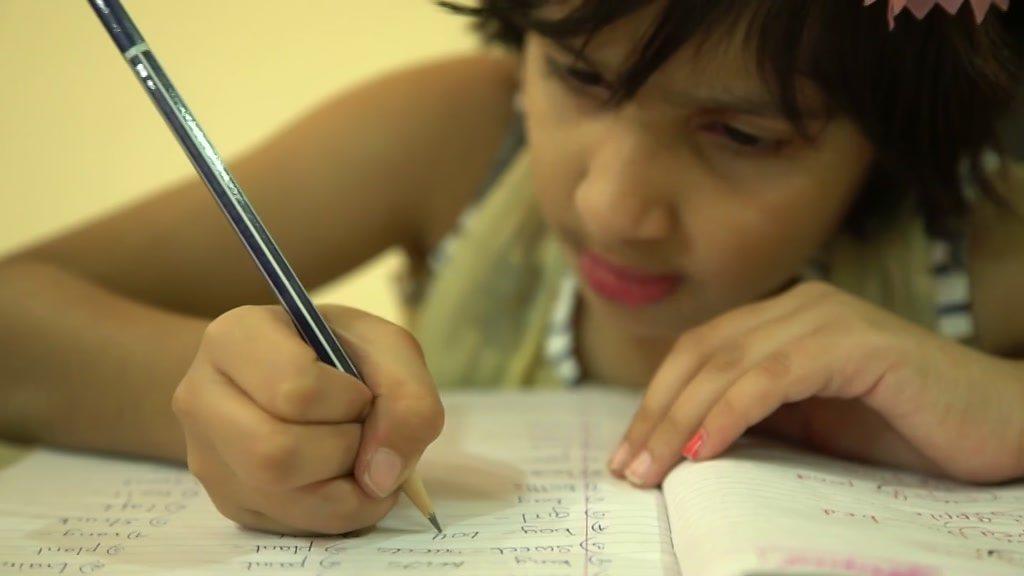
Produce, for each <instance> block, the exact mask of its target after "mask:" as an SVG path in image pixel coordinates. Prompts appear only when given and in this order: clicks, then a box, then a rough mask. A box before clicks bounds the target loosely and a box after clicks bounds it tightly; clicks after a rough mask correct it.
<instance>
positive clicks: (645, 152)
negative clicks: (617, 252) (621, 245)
mask: <svg viewBox="0 0 1024 576" xmlns="http://www.w3.org/2000/svg"><path fill="white" fill-rule="evenodd" d="M595 136H596V135H595ZM656 154H657V152H656V151H655V150H653V149H651V147H650V146H648V145H645V144H644V142H643V141H642V140H641V138H640V137H639V136H637V135H633V134H630V131H629V130H628V129H623V130H616V129H615V128H608V129H606V130H604V131H603V133H602V134H601V135H600V139H599V140H596V141H595V143H594V146H593V147H592V148H591V150H590V159H589V161H588V163H587V165H586V166H587V167H586V174H585V175H584V176H583V179H582V180H581V181H580V184H579V186H578V187H577V189H576V195H575V199H574V200H575V203H576V209H577V210H578V211H579V214H580V219H581V221H582V225H583V227H584V229H585V230H586V231H587V233H588V234H589V235H590V236H591V237H592V238H599V239H604V240H608V241H614V242H621V241H630V240H634V241H636V240H646V241H651V240H663V239H665V238H667V237H669V236H671V235H672V233H673V229H674V228H675V220H676V216H675V206H674V202H673V199H672V196H671V194H669V193H668V192H667V191H666V190H664V189H659V187H661V186H664V183H663V182H662V183H659V180H663V179H662V178H657V177H655V176H656V175H655V174H654V172H653V170H654V169H655V164H656V156H655V155H656Z"/></svg>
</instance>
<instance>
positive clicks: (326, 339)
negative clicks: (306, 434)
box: [88, 0, 362, 380]
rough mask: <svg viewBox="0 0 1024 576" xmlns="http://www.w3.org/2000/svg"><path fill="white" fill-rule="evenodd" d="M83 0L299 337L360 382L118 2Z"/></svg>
mask: <svg viewBox="0 0 1024 576" xmlns="http://www.w3.org/2000/svg"><path fill="white" fill-rule="evenodd" d="M88 1H89V5H90V6H92V8H93V11H95V12H96V15H97V16H98V17H99V19H100V22H102V23H103V26H104V27H105V28H106V29H107V32H108V33H109V34H110V37H111V39H113V41H114V44H116V45H117V49H118V50H119V51H120V52H121V54H122V55H123V56H124V58H125V60H127V61H128V65H129V66H130V67H131V68H132V71H133V72H134V73H135V75H136V77H137V78H138V79H139V82H140V83H141V84H142V86H143V87H144V88H145V89H146V93H147V94H149V97H150V99H151V100H152V101H153V103H154V104H155V105H156V107H157V109H158V110H159V111H160V114H161V115H162V116H163V117H164V120H165V121H166V122H167V125H168V126H169V127H170V128H171V131H173V132H174V135H175V137H177V139H178V143H180V144H181V147H182V148H183V149H184V150H185V153H186V154H187V155H188V157H189V160H191V161H192V165H193V166H195V169H196V171H198V172H199V175H200V176H201V177H202V179H203V181H204V182H206V186H207V187H208V188H209V189H210V192H211V193H213V197H214V199H215V200H216V201H217V204H218V205H220V208H221V210H222V211H223V212H224V215H225V216H227V217H228V220H229V221H230V222H231V225H232V226H233V227H234V228H235V231H236V232H237V233H238V236H239V238H241V240H242V242H243V243H244V244H245V247H246V248H247V249H248V250H249V253H250V254H251V255H252V257H253V259H254V260H255V261H256V264H257V266H259V268H260V271H261V272H262V273H263V276H264V277H265V278H266V279H267V282H269V283H270V285H271V287H272V288H273V290H274V293H275V294H276V295H277V298H278V300H279V301H280V302H281V305H282V306H284V308H285V310H287V311H288V315H289V316H291V318H292V322H294V323H295V327H296V328H297V329H298V331H299V333H300V334H301V335H302V337H303V339H305V340H306V342H307V343H309V345H310V347H312V348H313V350H315V351H316V354H317V356H318V357H319V358H320V360H321V361H323V362H324V363H326V364H329V365H331V366H334V367H335V368H337V369H339V370H342V371H344V372H346V373H348V374H350V375H352V376H355V377H356V378H359V379H360V380H362V377H361V376H360V374H359V371H358V370H357V369H356V366H355V364H353V363H352V361H351V360H350V359H349V357H348V354H346V353H345V350H344V349H343V348H342V347H341V344H340V343H339V342H338V339H337V337H336V336H335V335H334V332H332V331H331V329H330V328H329V327H328V325H327V322H326V321H324V318H323V316H321V315H320V312H319V311H317V309H316V307H315V306H313V302H312V301H311V300H310V298H309V294H308V293H307V292H306V290H305V289H304V288H303V287H302V284H301V283H300V282H299V279H298V278H297V277H296V275H295V272H294V271H293V270H292V268H291V266H289V265H288V262H287V261H286V260H285V258H284V255H283V254H281V251H280V250H278V248H277V245H276V244H275V243H274V240H273V238H271V237H270V233H269V232H267V229H266V228H265V227H264V226H263V224H262V222H260V219H259V217H258V216H257V215H256V212H255V210H253V208H252V206H251V205H250V204H249V201H248V199H247V198H246V197H245V194H244V193H243V192H242V189H241V188H240V187H239V186H238V184H237V183H236V182H235V179H234V177H232V176H231V173H230V172H229V171H228V169H227V167H226V166H224V163H223V161H222V160H221V158H220V155H219V154H218V153H217V150H216V149H214V147H213V144H212V143H211V142H210V140H209V139H208V138H207V137H206V134H205V133H204V132H203V129H202V127H200V126H199V122H198V121H197V120H196V119H195V116H193V114H192V112H191V110H189V108H188V106H186V105H185V102H184V100H183V99H182V98H181V96H180V95H179V94H178V92H177V90H175V88H174V85H173V84H172V83H171V81H170V79H169V78H168V77H167V74H166V73H165V72H164V70H163V68H162V67H161V66H160V63H159V62H158V61H157V59H156V56H155V55H154V54H153V52H152V51H151V50H150V49H149V46H148V45H147V44H146V41H145V39H143V37H142V34H140V33H139V31H138V29H137V28H136V27H135V24H134V23H133V22H132V20H131V18H130V17H129V15H128V13H127V12H126V11H125V9H124V7H123V6H121V2H120V0H88Z"/></svg>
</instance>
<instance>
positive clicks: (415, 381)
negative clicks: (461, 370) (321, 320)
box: [324, 306, 444, 498]
mask: <svg viewBox="0 0 1024 576" xmlns="http://www.w3.org/2000/svg"><path fill="white" fill-rule="evenodd" d="M324 313H325V315H326V316H327V317H328V319H329V321H330V323H331V326H332V327H333V328H334V330H335V331H336V332H337V333H338V336H339V338H341V339H342V343H343V345H344V346H345V348H346V350H348V351H349V352H350V354H351V356H352V359H353V361H354V362H355V364H356V366H357V367H358V369H359V371H360V374H361V375H362V377H363V380H364V382H365V383H366V385H367V386H368V387H369V388H370V390H371V391H372V392H373V395H374V400H373V405H372V407H371V409H370V412H369V414H368V415H367V417H366V421H365V422H364V424H363V431H362V438H361V440H360V446H359V453H358V455H357V456H356V462H355V467H354V472H353V473H354V476H355V479H356V481H357V482H358V483H359V485H360V487H362V489H363V490H364V491H365V492H366V493H367V494H369V495H371V496H375V497H378V498H384V497H386V496H389V495H390V494H392V493H393V492H394V491H395V489H397V488H398V487H399V486H401V484H402V482H404V481H405V479H406V478H407V477H408V476H409V473H410V472H411V471H412V470H413V468H415V465H416V462H417V461H418V460H419V458H420V456H421V455H422V454H423V451H424V450H426V448H427V446H429V445H430V443H431V442H433V441H434V440H435V439H437V437H438V436H439V435H440V434H441V430H442V428H443V427H444V407H443V406H442V404H441V399H440V398H439V397H438V394H437V387H436V386H435V385H434V380H433V378H432V377H431V376H430V371H429V370H428V369H427V364H426V360H425V359H424V356H423V351H422V349H421V348H420V346H419V343H418V342H417V341H416V339H415V338H414V337H413V336H412V335H411V334H410V333H409V332H408V331H407V330H405V329H404V328H402V327H400V326H397V325H395V324H392V323H390V322H388V321H386V320H383V319H381V318H377V317H374V316H372V315H369V314H366V313H364V312H360V311H358V310H354V309H351V308H343V307H336V306H331V307H324Z"/></svg>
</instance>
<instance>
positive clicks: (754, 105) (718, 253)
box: [522, 13, 872, 337]
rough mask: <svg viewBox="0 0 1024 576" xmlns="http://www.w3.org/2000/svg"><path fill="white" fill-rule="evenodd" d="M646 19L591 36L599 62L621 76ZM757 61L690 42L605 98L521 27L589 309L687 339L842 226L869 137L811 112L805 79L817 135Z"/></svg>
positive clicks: (792, 267) (543, 193)
mask: <svg viewBox="0 0 1024 576" xmlns="http://www.w3.org/2000/svg"><path fill="white" fill-rule="evenodd" d="M647 17H648V16H646V15H645V14H644V13H642V14H638V15H636V16H634V17H630V18H629V19H627V20H625V21H623V22H621V23H619V24H617V25H616V26H614V27H612V28H609V29H607V30H605V31H602V32H601V33H600V34H599V35H598V36H596V37H595V38H594V40H593V41H592V42H591V44H590V46H589V47H588V49H587V52H586V55H587V57H588V59H589V60H590V62H592V63H593V65H594V68H593V69H592V70H596V71H598V72H600V73H601V74H602V75H604V76H605V77H606V78H611V77H614V73H615V70H616V69H617V67H618V66H620V65H622V63H623V62H624V60H625V59H627V58H628V57H629V56H630V55H631V54H632V52H631V50H633V49H634V46H635V45H636V39H637V38H638V37H639V36H640V35H641V34H642V32H643V31H644V27H645V25H646V24H647V23H648V20H647ZM754 66H755V62H754V58H753V57H752V55H750V54H749V53H748V52H747V51H746V50H745V49H744V48H743V47H742V46H740V44H739V42H735V41H732V39H726V40H719V39H716V40H714V41H712V42H711V43H709V44H706V45H705V47H704V49H703V50H702V51H700V52H699V54H698V53H696V52H695V50H694V49H692V48H690V47H689V46H685V47H684V48H683V49H682V50H680V51H679V52H678V53H677V54H675V55H674V56H673V57H672V59H670V60H669V61H668V62H667V63H666V64H665V65H664V66H662V67H661V68H660V69H659V70H658V71H657V72H656V73H655V74H654V75H653V76H652V77H651V78H650V80H649V81H648V83H647V84H646V85H645V86H644V87H643V89H642V90H641V91H640V92H639V93H638V94H637V96H636V98H634V99H632V100H630V101H629V102H627V103H625V104H623V105H622V106H619V107H608V106H604V105H603V104H602V99H603V98H604V96H605V95H606V92H605V91H604V90H603V89H601V88H599V87H593V86H588V84H589V83H591V81H592V78H590V77H588V76H587V72H589V71H588V69H587V66H586V65H585V64H581V63H574V62H573V59H572V58H571V56H569V55H568V54H567V53H566V52H565V51H564V50H561V49H560V48H559V47H558V46H557V45H556V44H555V43H554V42H552V41H550V40H547V39H545V38H542V37H540V36H538V35H537V34H528V36H527V42H526V47H525V51H524V62H523V68H522V76H523V78H522V89H523V94H522V97H523V105H524V108H525V113H526V118H527V130H528V136H529V141H530V154H531V165H532V169H533V172H534V184H535V191H536V194H537V197H538V199H539V203H540V205H541V208H542V211H543V213H544V215H545V218H546V220H547V221H548V223H549V224H550V226H551V227H552V229H553V230H554V231H555V232H556V234H557V235H558V236H559V238H560V239H561V240H562V241H563V242H564V244H565V246H566V248H567V252H568V254H569V256H570V259H571V261H572V263H573V264H574V265H575V266H576V267H577V270H578V271H579V272H580V279H581V285H582V289H583V294H584V298H585V301H586V304H587V306H588V309H589V310H592V312H593V313H595V314H600V315H601V316H602V317H604V318H605V319H606V320H611V321H612V322H613V323H614V324H615V325H618V326H620V327H621V328H622V329H623V330H626V331H627V332H629V333H631V334H633V335H634V336H645V337H647V336H650V337H659V336H660V337H670V336H674V335H678V334H679V333H680V332H681V331H682V330H684V329H685V328H687V327H689V326H692V325H694V324H696V323H699V322H702V321H704V320H707V319H709V318H711V317H713V316H715V315H717V314H718V313H721V312H723V311H725V310H727V309H729V308H732V307H734V306H736V305H738V304H741V303H744V302H748V301H751V300H753V299H756V298H758V297H762V296H765V295H768V294H770V293H772V292H773V291H776V290H778V289H779V288H780V287H782V286H783V285H784V284H785V283H786V282H787V281H789V280H791V279H792V278H793V277H794V276H795V275H796V274H798V273H799V272H800V271H801V270H802V269H803V268H804V267H805V266H806V265H807V263H808V261H809V260H810V259H811V258H813V256H814V255H815V253H816V252H817V251H818V250H819V249H820V248H821V247H822V245H823V244H824V243H825V241H826V240H827V239H828V238H829V237H830V236H831V235H832V234H834V233H835V231H836V230H837V229H838V227H839V225H840V223H841V221H842V219H843V216H844V214H845V212H846V211H847V209H848V207H849V206H850V204H851V201H852V200H853V198H854V196H855V195H856V193H857V191H858V189H859V187H860V185H861V183H862V182H863V179H864V177H865V175H866V173H867V171H868V169H869V166H870V163H871V160H872V150H871V146H870V144H869V143H868V142H867V141H866V139H865V137H864V136H863V134H862V133H861V132H860V131H859V130H858V129H857V128H856V127H855V126H854V125H853V124H852V123H850V122H849V121H847V120H845V119H843V118H841V117H840V118H836V117H832V118H826V117H824V115H822V114H817V115H816V114H815V109H820V108H821V105H822V103H821V100H820V97H819V96H818V95H817V94H816V93H815V91H814V89H813V87H812V86H809V85H808V86H803V87H802V88H801V89H802V90H803V92H804V93H803V94H801V105H802V107H803V108H804V109H805V112H806V113H807V117H808V119H809V120H808V122H809V131H810V133H811V140H809V141H808V140H803V139H801V138H800V137H799V136H798V134H797V131H796V130H795V129H794V128H793V127H792V126H791V125H790V124H789V123H788V122H787V121H786V119H785V118H784V116H783V115H782V114H781V113H780V112H779V111H778V110H776V109H775V102H774V99H773V98H772V96H771V93H770V92H769V91H768V89H767V88H766V87H765V86H764V85H763V84H762V82H761V81H760V80H759V76H758V74H757V73H756V71H755V68H754ZM580 68H582V69H583V72H584V73H583V74H582V75H580V74H579V73H578V72H579V69H580ZM609 263H611V264H614V265H615V266H609Z"/></svg>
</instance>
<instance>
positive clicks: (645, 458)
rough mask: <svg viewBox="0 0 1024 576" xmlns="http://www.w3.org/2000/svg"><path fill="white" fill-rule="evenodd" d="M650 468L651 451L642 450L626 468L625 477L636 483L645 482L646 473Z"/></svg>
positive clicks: (642, 483)
mask: <svg viewBox="0 0 1024 576" xmlns="http://www.w3.org/2000/svg"><path fill="white" fill-rule="evenodd" d="M650 470H651V453H650V452H648V451H647V450H644V451H643V452H641V453H640V455H639V456H637V457H636V458H635V459H634V460H633V463H632V464H630V465H629V468H627V469H626V479H627V480H629V481H630V482H632V483H633V484H637V485H645V484H646V483H647V475H648V474H649V473H650Z"/></svg>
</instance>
